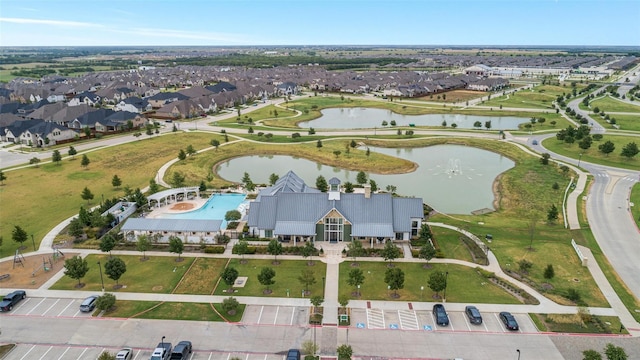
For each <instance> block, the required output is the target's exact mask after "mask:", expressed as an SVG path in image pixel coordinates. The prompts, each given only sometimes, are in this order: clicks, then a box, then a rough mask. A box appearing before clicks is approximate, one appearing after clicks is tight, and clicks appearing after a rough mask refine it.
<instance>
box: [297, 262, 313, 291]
mask: <svg viewBox="0 0 640 360" xmlns="http://www.w3.org/2000/svg"><path fill="white" fill-rule="evenodd" d="M298 281H300V283H301V284H302V285H303V286H304V291H305V293H306V294H308V293H309V286H311V285H313V284H315V283H316V275H315V274H314V272H313V270H311V269H309V268H307V269H304V270H302V272H301V273H300V275H299V276H298Z"/></svg>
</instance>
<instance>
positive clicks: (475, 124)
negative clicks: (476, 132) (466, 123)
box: [473, 121, 482, 129]
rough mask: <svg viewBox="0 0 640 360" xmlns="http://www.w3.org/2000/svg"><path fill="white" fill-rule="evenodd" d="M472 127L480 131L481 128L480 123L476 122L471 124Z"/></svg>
mask: <svg viewBox="0 0 640 360" xmlns="http://www.w3.org/2000/svg"><path fill="white" fill-rule="evenodd" d="M473 127H474V128H477V129H480V128H481V127H482V123H481V122H480V121H476V122H474V123H473Z"/></svg>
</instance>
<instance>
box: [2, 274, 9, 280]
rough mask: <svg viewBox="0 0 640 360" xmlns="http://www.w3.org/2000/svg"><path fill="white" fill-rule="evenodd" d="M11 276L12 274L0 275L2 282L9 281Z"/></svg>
mask: <svg viewBox="0 0 640 360" xmlns="http://www.w3.org/2000/svg"><path fill="white" fill-rule="evenodd" d="M10 276H11V274H2V275H0V280H4V279H8V278H9V277H10Z"/></svg>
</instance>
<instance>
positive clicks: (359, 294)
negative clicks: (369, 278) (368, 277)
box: [358, 284, 360, 297]
mask: <svg viewBox="0 0 640 360" xmlns="http://www.w3.org/2000/svg"><path fill="white" fill-rule="evenodd" d="M358 297H360V284H358Z"/></svg>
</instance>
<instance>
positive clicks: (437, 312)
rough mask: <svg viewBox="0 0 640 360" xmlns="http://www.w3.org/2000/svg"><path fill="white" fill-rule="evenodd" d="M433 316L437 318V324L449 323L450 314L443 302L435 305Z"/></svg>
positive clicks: (446, 324) (445, 324)
mask: <svg viewBox="0 0 640 360" xmlns="http://www.w3.org/2000/svg"><path fill="white" fill-rule="evenodd" d="M433 317H435V318H436V324H438V325H440V326H448V325H449V315H447V311H446V310H445V308H444V305H442V304H435V305H433Z"/></svg>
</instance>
